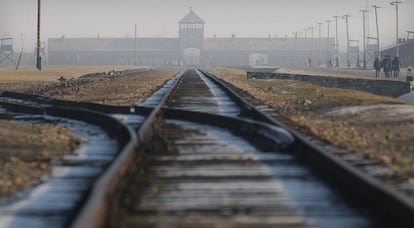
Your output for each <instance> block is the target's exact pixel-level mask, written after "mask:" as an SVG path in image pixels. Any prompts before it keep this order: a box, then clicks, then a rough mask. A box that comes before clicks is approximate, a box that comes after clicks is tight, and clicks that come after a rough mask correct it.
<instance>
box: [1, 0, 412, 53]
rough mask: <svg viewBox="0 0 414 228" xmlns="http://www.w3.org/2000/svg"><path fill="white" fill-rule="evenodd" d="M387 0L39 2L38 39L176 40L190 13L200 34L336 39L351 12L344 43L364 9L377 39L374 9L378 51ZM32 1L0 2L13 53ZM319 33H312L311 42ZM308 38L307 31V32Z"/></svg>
mask: <svg viewBox="0 0 414 228" xmlns="http://www.w3.org/2000/svg"><path fill="white" fill-rule="evenodd" d="M389 2H390V0H375V1H374V0H369V1H367V0H256V1H251V0H225V1H224V0H209V1H206V0H174V1H171V0H151V1H150V0H70V1H68V0H42V23H41V25H42V33H41V34H42V35H41V36H42V40H43V41H46V40H47V38H49V37H61V36H62V35H65V36H66V37H96V36H97V35H98V34H99V36H100V37H128V36H129V37H132V36H134V25H135V24H137V25H138V30H139V31H138V36H140V37H177V36H178V25H177V22H178V21H179V20H180V19H181V18H182V17H183V16H184V15H185V14H186V13H188V10H189V7H190V6H191V7H192V8H193V10H194V11H195V12H196V13H197V14H198V15H199V16H200V17H201V18H203V20H205V22H206V26H205V36H206V37H212V36H214V35H217V37H230V36H231V34H235V35H236V36H237V37H267V36H268V35H269V34H270V35H271V36H272V37H274V36H278V37H283V36H285V35H287V36H289V37H292V36H293V35H292V33H293V32H297V31H301V32H302V36H303V35H304V29H305V28H308V27H311V26H312V27H317V23H318V22H324V25H323V27H322V36H325V37H326V36H327V28H326V27H327V26H326V22H325V21H326V20H328V19H329V20H332V22H331V24H330V28H331V37H332V36H334V35H335V23H334V18H333V16H334V15H339V16H342V15H344V14H350V15H351V17H350V19H349V28H350V39H355V40H362V13H361V12H360V10H361V9H363V8H365V7H367V6H368V8H369V11H370V13H369V35H370V36H376V33H375V32H376V30H375V15H374V12H373V8H372V7H370V6H371V5H374V4H375V5H379V6H381V7H382V8H381V9H378V14H379V26H380V39H381V47H387V46H390V45H392V44H393V43H394V41H395V7H394V6H391V5H390V4H389ZM36 14H37V0H0V37H3V36H6V35H11V36H13V38H14V46H15V49H20V48H21V47H22V46H23V45H24V47H25V49H26V50H25V51H28V52H31V51H32V50H33V47H34V44H35V40H36V38H35V37H36V36H35V34H36ZM399 20H400V25H399V30H400V33H399V36H400V37H401V38H405V37H406V36H407V35H406V34H407V32H406V31H407V30H410V31H413V30H414V1H412V0H410V1H404V2H403V3H402V4H401V5H400V8H399ZM338 22H339V23H338V32H339V45H340V47H341V48H342V49H343V48H344V47H345V45H346V44H345V37H346V35H345V34H346V33H345V21H344V20H343V19H340V20H339V21H338ZM317 35H318V31H317V28H316V30H314V36H315V37H316V36H317ZM308 36H309V37H310V33H308Z"/></svg>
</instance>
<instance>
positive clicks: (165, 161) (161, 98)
mask: <svg viewBox="0 0 414 228" xmlns="http://www.w3.org/2000/svg"><path fill="white" fill-rule="evenodd" d="M2 100H3V103H1V104H0V105H2V106H3V107H6V108H7V109H12V110H15V111H16V112H27V113H32V112H38V113H42V114H43V113H45V112H46V113H47V114H49V113H50V114H55V115H58V114H57V113H61V112H62V113H63V114H61V117H64V118H72V119H81V120H83V121H86V122H88V121H89V122H92V123H93V124H96V125H106V122H107V121H109V120H110V121H109V122H114V126H111V127H104V129H105V130H106V131H107V132H108V135H110V136H111V137H112V138H113V139H114V140H118V148H117V149H118V150H117V152H116V156H115V157H114V159H113V162H112V163H110V164H109V163H102V164H101V165H102V166H103V167H105V169H102V173H99V174H96V175H95V176H97V179H91V181H90V182H89V185H88V188H87V190H85V192H84V193H83V195H82V197H83V198H84V200H83V201H77V203H76V205H75V204H74V205H75V206H74V207H73V208H72V209H71V211H72V212H73V213H72V214H70V213H69V212H67V215H68V216H67V218H66V220H64V221H67V222H65V223H50V224H51V225H54V226H55V227H59V226H61V225H62V224H64V225H68V224H70V225H71V226H73V227H90V226H101V225H103V224H109V225H112V226H131V227H134V226H144V227H156V226H167V227H199V226H202V227H216V226H226V227H275V226H277V227H305V226H316V227H361V226H363V227H378V226H386V224H392V225H394V226H395V225H407V226H410V225H412V223H413V221H412V216H413V215H414V206H413V204H412V201H410V200H408V199H407V198H406V197H405V196H404V195H401V194H399V193H398V192H395V191H393V190H392V189H388V188H387V187H386V186H381V184H380V183H378V181H376V180H375V179H373V178H371V177H369V176H367V175H365V174H364V173H362V172H359V171H358V170H357V169H355V168H353V167H352V166H349V165H348V164H346V163H344V162H343V161H341V160H339V159H337V158H336V157H334V156H332V155H330V154H329V153H326V152H325V151H323V150H321V149H320V148H319V147H318V146H317V145H314V144H313V143H312V142H309V141H308V140H307V139H305V138H303V137H302V136H300V135H298V134H297V133H295V132H293V131H291V130H289V129H287V128H286V127H283V125H281V124H280V123H278V122H275V121H274V120H273V119H271V118H270V117H268V116H267V115H264V114H263V113H262V112H260V111H258V110H257V109H256V108H254V107H252V106H251V105H249V104H248V103H246V102H244V100H243V98H241V97H239V96H237V95H235V94H234V93H233V92H232V91H231V90H230V89H228V88H227V87H226V86H225V85H224V84H222V83H220V82H219V81H217V80H216V79H215V78H214V77H213V76H212V75H209V74H207V73H205V72H202V71H200V70H187V71H185V72H180V73H179V74H177V75H176V76H175V77H173V78H172V79H171V80H170V81H169V82H168V83H167V84H166V86H165V87H164V88H162V89H160V90H159V91H156V92H155V93H154V95H153V96H152V97H149V98H148V99H147V100H146V101H145V102H143V103H139V104H135V106H132V107H113V106H105V105H97V104H89V103H76V102H68V101H59V100H54V99H50V98H45V97H39V96H31V95H25V94H16V93H11V92H5V93H3V94H2ZM16 103H19V104H16ZM22 103H23V104H24V105H22ZM68 108H69V109H71V111H69V110H67V109H68ZM55 109H56V110H66V111H60V112H52V111H51V110H55ZM86 109H87V110H86ZM47 110H50V111H47ZM263 111H266V110H263ZM72 112H73V113H72ZM76 112H77V113H78V114H74V113H76ZM79 112H81V113H82V114H79ZM89 115H91V116H90V117H86V116H89ZM93 115H95V116H93ZM58 116H59V115H58ZM92 116H93V117H92ZM97 116H99V118H97ZM115 119H117V120H115ZM115 122H116V124H115ZM115 125H116V126H115ZM276 126H282V127H283V128H284V129H286V130H283V129H282V128H279V127H276ZM119 128H122V129H124V130H122V132H118V133H116V134H114V132H113V131H115V130H116V129H118V130H119ZM128 135H129V136H128ZM135 135H136V137H135ZM135 138H136V139H137V140H135ZM132 144H135V146H136V147H137V149H136V150H133V149H132V147H133V146H132ZM72 160H73V162H74V164H76V165H88V166H90V165H91V163H88V162H87V161H85V162H81V161H80V160H77V159H72ZM107 161H108V162H109V159H108V160H107ZM95 176H94V177H95ZM58 188H59V186H58ZM67 194H70V193H69V192H67ZM59 197H62V198H64V197H63V196H62V195H60V196H57V198H59ZM49 205H53V204H49ZM75 211H77V214H76V218H74V217H73V215H74V212H75ZM62 213H63V214H64V215H65V216H66V214H65V213H66V212H62ZM16 214H17V215H16ZM384 214H385V215H387V216H386V217H385V216H383V217H381V215H384ZM12 215H13V216H12ZM1 216H2V215H1V209H0V217H1ZM10 216H11V217H10V218H11V219H12V220H15V221H17V220H16V219H18V218H19V216H20V215H19V214H18V213H11V214H10ZM52 218H53V217H52ZM72 218H74V219H73V220H72ZM44 219H47V221H49V220H50V217H45V218H44ZM52 221H53V220H52ZM384 222H385V223H384ZM12 224H13V223H12ZM40 224H41V223H40ZM16 227H17V226H16Z"/></svg>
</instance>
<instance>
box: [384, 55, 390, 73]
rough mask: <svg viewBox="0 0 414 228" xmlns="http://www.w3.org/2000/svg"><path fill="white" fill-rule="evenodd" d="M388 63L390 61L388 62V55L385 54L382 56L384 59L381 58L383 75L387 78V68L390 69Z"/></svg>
mask: <svg viewBox="0 0 414 228" xmlns="http://www.w3.org/2000/svg"><path fill="white" fill-rule="evenodd" d="M389 63H390V62H389V58H388V55H386V56H385V57H384V59H383V60H382V67H383V68H384V75H385V77H386V78H388V77H389V76H390V75H389V70H390V66H389Z"/></svg>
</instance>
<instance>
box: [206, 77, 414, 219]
mask: <svg viewBox="0 0 414 228" xmlns="http://www.w3.org/2000/svg"><path fill="white" fill-rule="evenodd" d="M199 71H200V72H202V73H203V74H204V75H206V76H208V77H209V78H210V79H212V80H213V81H214V82H215V83H217V85H218V86H220V87H221V88H222V89H223V90H224V91H226V93H227V94H228V95H229V96H230V97H231V98H232V99H233V100H234V101H235V102H236V103H240V104H243V105H245V109H244V110H245V112H243V114H244V115H245V116H247V117H249V118H253V119H256V120H258V121H263V122H266V123H269V124H272V125H275V126H279V127H281V128H283V129H286V130H287V131H289V132H290V133H291V134H292V135H293V137H294V138H295V141H296V143H295V144H294V145H293V147H292V148H293V150H292V153H294V154H295V155H296V157H297V158H298V159H299V160H301V161H303V162H304V163H305V164H307V165H309V166H311V167H312V168H313V169H314V170H315V171H317V172H318V174H319V175H320V176H322V177H325V178H326V179H327V180H329V182H331V183H333V184H335V185H336V186H340V188H341V191H343V192H345V193H346V194H350V195H352V196H353V197H354V198H356V199H357V201H358V202H364V204H366V205H370V206H371V207H372V208H374V209H375V211H376V213H378V214H380V215H382V216H383V218H385V219H386V220H389V221H391V222H392V223H393V224H398V225H400V226H404V227H412V226H414V219H413V218H414V202H413V200H412V199H410V198H409V197H407V196H406V195H404V194H402V193H400V192H398V191H397V190H395V189H393V188H391V187H390V186H387V185H384V184H383V183H382V182H381V181H379V180H377V179H375V178H374V177H372V176H370V175H368V174H366V173H364V172H362V171H361V170H359V169H357V168H356V167H354V166H352V165H350V164H349V163H347V162H345V161H344V160H342V159H340V158H338V157H336V156H335V155H334V154H332V153H330V152H328V151H327V150H326V149H324V148H322V147H321V146H318V145H317V144H316V143H315V142H312V141H310V140H309V139H307V138H306V137H305V136H303V135H302V134H301V133H299V132H297V131H295V130H293V129H291V128H289V127H288V126H286V125H285V124H283V123H281V122H280V121H277V120H275V119H273V118H271V117H270V116H268V115H267V114H265V113H263V112H260V111H259V110H257V109H256V108H255V107H254V106H253V105H251V104H249V103H248V102H247V101H246V100H245V99H244V98H243V97H241V96H239V95H238V94H237V93H236V92H234V90H233V89H231V88H230V87H229V86H227V85H226V84H225V82H223V81H222V80H221V79H218V78H217V77H215V76H214V75H212V74H210V73H207V72H205V71H202V70H199Z"/></svg>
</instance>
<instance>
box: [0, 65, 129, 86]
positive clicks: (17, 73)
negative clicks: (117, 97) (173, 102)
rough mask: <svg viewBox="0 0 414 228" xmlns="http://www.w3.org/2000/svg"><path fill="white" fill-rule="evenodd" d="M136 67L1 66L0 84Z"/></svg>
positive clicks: (48, 79)
mask: <svg viewBox="0 0 414 228" xmlns="http://www.w3.org/2000/svg"><path fill="white" fill-rule="evenodd" d="M131 68H136V67H132V66H50V67H45V68H44V69H42V70H41V71H39V70H37V69H35V68H34V67H33V68H20V69H19V70H15V69H14V68H0V84H4V83H22V82H33V81H44V82H51V81H53V82H55V81H56V80H57V79H58V78H59V77H60V76H64V77H65V78H77V77H80V76H82V75H84V74H88V73H96V72H107V71H110V70H125V69H131Z"/></svg>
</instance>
